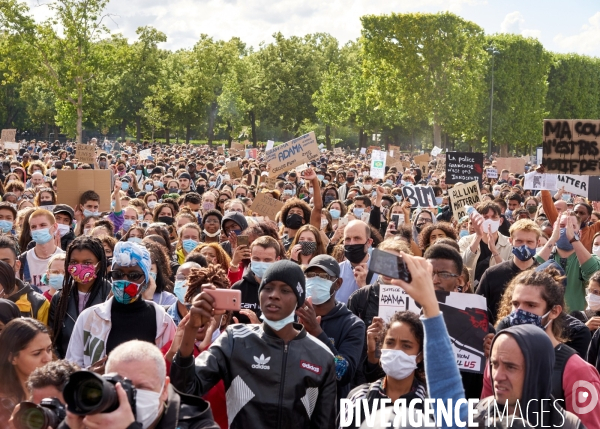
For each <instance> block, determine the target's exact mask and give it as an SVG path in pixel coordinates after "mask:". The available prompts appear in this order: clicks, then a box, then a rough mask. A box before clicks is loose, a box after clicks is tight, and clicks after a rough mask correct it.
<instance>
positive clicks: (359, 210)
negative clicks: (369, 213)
mask: <svg viewBox="0 0 600 429" xmlns="http://www.w3.org/2000/svg"><path fill="white" fill-rule="evenodd" d="M364 211H365V209H363V208H358V207H354V210H352V213H354V216H356V217H357V218H358V219H360V217H361V216H362V214H363V213H364Z"/></svg>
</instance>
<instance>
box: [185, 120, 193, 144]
mask: <svg viewBox="0 0 600 429" xmlns="http://www.w3.org/2000/svg"><path fill="white" fill-rule="evenodd" d="M191 134H192V126H191V125H190V124H188V125H186V127H185V144H190V136H191Z"/></svg>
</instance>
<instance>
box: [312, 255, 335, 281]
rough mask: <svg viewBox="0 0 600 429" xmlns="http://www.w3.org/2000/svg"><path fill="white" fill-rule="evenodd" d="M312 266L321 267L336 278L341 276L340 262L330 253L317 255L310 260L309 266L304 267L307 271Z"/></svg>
mask: <svg viewBox="0 0 600 429" xmlns="http://www.w3.org/2000/svg"><path fill="white" fill-rule="evenodd" d="M311 268H320V269H322V270H323V271H325V272H326V273H327V274H329V275H330V276H333V277H335V278H336V279H337V278H339V277H340V264H338V262H337V261H336V260H335V258H333V257H332V256H329V255H317V256H315V257H314V258H312V259H311V260H310V263H309V264H308V266H307V267H306V268H305V269H304V272H307V271H308V270H309V269H311Z"/></svg>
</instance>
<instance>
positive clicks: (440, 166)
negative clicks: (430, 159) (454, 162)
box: [435, 158, 446, 176]
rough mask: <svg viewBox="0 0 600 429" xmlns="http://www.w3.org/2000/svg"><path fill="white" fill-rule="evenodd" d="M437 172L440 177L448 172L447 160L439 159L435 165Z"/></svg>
mask: <svg viewBox="0 0 600 429" xmlns="http://www.w3.org/2000/svg"><path fill="white" fill-rule="evenodd" d="M435 172H436V174H437V175H438V176H439V175H440V174H442V173H445V172H446V158H444V159H440V158H438V159H437V161H436V164H435Z"/></svg>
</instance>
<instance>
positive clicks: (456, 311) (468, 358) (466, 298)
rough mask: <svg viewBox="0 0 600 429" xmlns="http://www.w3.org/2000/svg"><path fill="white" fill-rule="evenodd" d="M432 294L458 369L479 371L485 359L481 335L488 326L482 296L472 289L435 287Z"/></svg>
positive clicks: (483, 365) (485, 306)
mask: <svg viewBox="0 0 600 429" xmlns="http://www.w3.org/2000/svg"><path fill="white" fill-rule="evenodd" d="M435 295H436V297H437V300H438V303H439V304H440V310H441V312H442V314H443V315H444V322H445V323H446V327H447V328H448V334H449V335H450V343H451V344H452V349H453V351H454V354H455V355H456V363H457V365H458V369H459V370H461V371H464V372H475V373H479V374H482V373H483V370H484V368H485V362H486V359H485V355H484V353H483V339H484V338H485V336H486V335H487V333H488V328H489V321H488V314H487V302H486V299H485V298H484V297H483V296H481V295H477V294H474V293H458V292H442V291H436V292H435Z"/></svg>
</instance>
